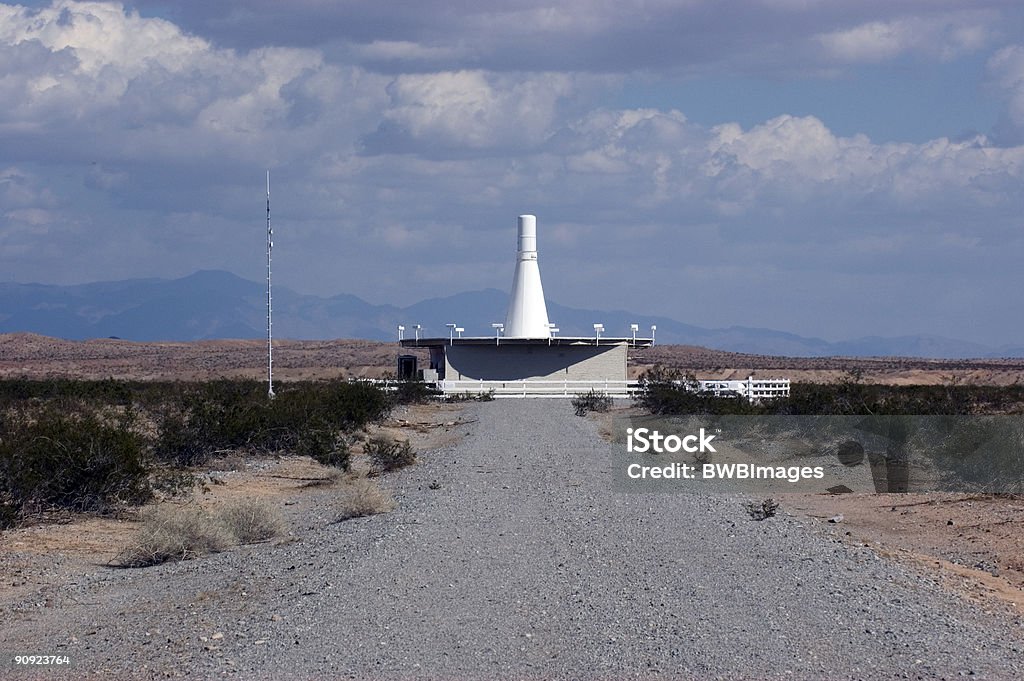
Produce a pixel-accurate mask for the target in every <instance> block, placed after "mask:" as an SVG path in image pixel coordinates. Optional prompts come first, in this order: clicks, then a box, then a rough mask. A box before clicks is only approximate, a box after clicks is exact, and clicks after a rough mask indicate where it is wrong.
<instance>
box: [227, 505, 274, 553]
mask: <svg viewBox="0 0 1024 681" xmlns="http://www.w3.org/2000/svg"><path fill="white" fill-rule="evenodd" d="M217 520H219V521H220V524H221V525H223V526H224V528H225V529H226V530H227V531H228V532H230V533H231V534H232V535H233V536H234V537H235V539H236V540H237V541H238V543H239V544H252V543H254V542H258V541H266V540H267V539H273V538H274V537H278V536H280V535H282V534H284V531H285V524H284V519H283V518H282V517H281V512H280V511H279V510H278V509H277V508H276V507H274V506H271V505H270V504H269V503H267V502H265V501H261V500H259V499H248V500H246V501H242V502H239V503H236V504H232V505H231V506H227V507H226V508H223V509H221V510H220V511H219V512H218V513H217Z"/></svg>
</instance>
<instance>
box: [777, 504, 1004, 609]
mask: <svg viewBox="0 0 1024 681" xmlns="http://www.w3.org/2000/svg"><path fill="white" fill-rule="evenodd" d="M779 501H780V502H781V508H782V510H783V511H786V512H791V513H801V514H805V515H808V516H810V517H813V518H817V519H819V520H820V521H821V522H822V523H824V524H825V525H826V526H828V527H829V528H831V530H832V531H833V532H835V533H836V534H837V535H838V536H840V537H842V538H843V539H845V540H846V541H850V542H856V543H862V544H865V545H868V546H871V547H872V548H873V549H874V550H876V551H877V552H879V553H881V554H883V555H886V556H889V557H892V558H894V559H896V560H900V561H903V562H906V563H909V564H912V565H914V566H916V567H918V568H919V569H922V570H925V571H929V572H935V573H937V574H939V575H940V576H941V577H942V578H943V580H944V583H945V584H946V585H947V586H948V587H950V588H952V589H955V590H957V591H958V592H960V593H962V594H964V595H965V596H967V597H969V598H971V599H974V600H980V601H996V602H1001V603H1005V604H1009V605H1010V606H1011V607H1014V608H1017V609H1019V610H1020V611H1022V612H1024V498H1019V497H1018V498H1012V497H995V496H982V495H970V494H950V493H940V492H935V493H929V494H835V495H833V494H815V495H810V494H794V495H785V496H781V497H780V498H779ZM837 516H842V520H841V521H839V522H829V520H830V519H834V518H837Z"/></svg>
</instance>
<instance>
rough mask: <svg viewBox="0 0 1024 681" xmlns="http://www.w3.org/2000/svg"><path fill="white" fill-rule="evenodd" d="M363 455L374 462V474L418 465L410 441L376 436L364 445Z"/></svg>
mask: <svg viewBox="0 0 1024 681" xmlns="http://www.w3.org/2000/svg"><path fill="white" fill-rule="evenodd" d="M363 453H364V454H366V455H367V456H368V457H370V460H371V461H373V466H374V471H373V472H374V474H380V473H386V472H388V471H393V470H396V469H398V468H404V467H405V466H410V465H412V464H414V463H416V452H415V451H413V448H412V445H410V444H409V441H408V440H400V441H397V440H395V439H394V438H392V437H391V436H389V435H383V434H382V435H374V436H373V437H371V438H370V439H369V440H367V441H366V442H365V443H364V444H363Z"/></svg>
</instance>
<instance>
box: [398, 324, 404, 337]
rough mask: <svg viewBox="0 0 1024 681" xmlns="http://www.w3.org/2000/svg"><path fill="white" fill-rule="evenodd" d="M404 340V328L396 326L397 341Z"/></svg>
mask: <svg viewBox="0 0 1024 681" xmlns="http://www.w3.org/2000/svg"><path fill="white" fill-rule="evenodd" d="M404 338H405V327H404V326H402V325H401V324H399V325H398V340H399V341H402V340H403V339H404Z"/></svg>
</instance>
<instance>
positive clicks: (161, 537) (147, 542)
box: [118, 506, 231, 567]
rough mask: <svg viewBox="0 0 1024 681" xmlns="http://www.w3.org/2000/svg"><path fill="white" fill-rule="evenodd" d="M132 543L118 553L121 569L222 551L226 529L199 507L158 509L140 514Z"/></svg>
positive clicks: (227, 536)
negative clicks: (140, 521)
mask: <svg viewBox="0 0 1024 681" xmlns="http://www.w3.org/2000/svg"><path fill="white" fill-rule="evenodd" d="M141 520H142V523H141V525H140V526H139V529H138V531H137V533H136V537H135V540H134V542H133V543H132V544H131V545H129V546H127V547H126V548H125V549H124V550H123V551H121V553H120V555H119V556H118V562H119V563H120V564H121V565H122V566H124V567H147V566H150V565H159V564H160V563H166V562H168V561H176V560H190V559H192V558H197V557H199V556H202V555H204V554H207V553H216V552H218V551H223V550H224V549H226V548H227V547H228V546H229V545H230V544H231V536H230V534H229V532H228V530H227V529H226V528H225V527H224V526H223V525H222V524H220V523H219V522H217V521H216V520H215V519H214V518H212V517H211V516H210V515H209V514H207V513H206V512H205V511H203V510H202V509H200V508H198V507H184V508H180V507H174V506H157V507H155V508H151V509H148V510H147V511H145V512H144V513H143V515H142V518H141Z"/></svg>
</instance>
